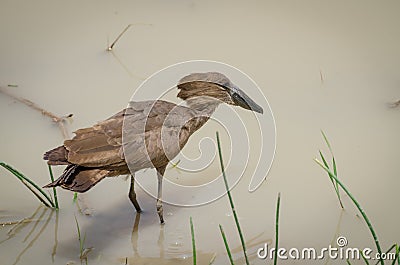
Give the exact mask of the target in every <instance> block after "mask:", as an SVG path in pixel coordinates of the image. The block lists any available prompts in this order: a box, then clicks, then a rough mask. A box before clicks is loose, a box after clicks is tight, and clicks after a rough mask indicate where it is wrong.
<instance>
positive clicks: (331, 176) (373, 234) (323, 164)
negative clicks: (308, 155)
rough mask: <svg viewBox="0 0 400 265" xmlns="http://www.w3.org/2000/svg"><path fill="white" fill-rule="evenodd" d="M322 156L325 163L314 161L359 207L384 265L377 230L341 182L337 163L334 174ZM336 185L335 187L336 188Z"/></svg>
mask: <svg viewBox="0 0 400 265" xmlns="http://www.w3.org/2000/svg"><path fill="white" fill-rule="evenodd" d="M322 134H323V136H324V138H325V141H326V143H327V145H328V148H329V150H331V147H330V144H329V142H328V139H327V138H326V136H325V134H324V133H323V132H322ZM320 156H321V159H322V160H323V161H325V162H321V161H319V160H318V159H316V158H315V159H314V160H315V162H316V163H317V164H318V165H319V166H321V167H322V169H324V170H325V171H326V172H327V173H328V176H329V178H330V179H331V181H332V183H335V184H336V185H338V186H340V187H341V188H342V189H343V191H344V192H345V193H346V194H347V195H348V196H349V198H350V199H351V200H352V201H353V203H354V205H355V206H356V207H357V209H358V211H359V212H360V213H361V215H362V217H363V219H364V221H365V222H366V224H367V226H368V228H369V230H370V232H371V234H372V237H373V238H374V242H375V245H376V248H377V250H378V253H379V257H380V259H379V262H380V263H381V265H384V262H383V259H382V249H381V246H380V244H379V240H378V236H377V235H376V233H375V230H374V228H373V227H372V224H371V222H370V221H369V219H368V217H367V215H366V213H365V212H364V210H363V209H362V208H361V205H360V204H359V203H358V201H357V200H356V199H355V198H354V196H353V195H352V194H351V193H350V191H349V190H348V189H347V188H346V186H344V184H343V183H342V182H341V181H340V180H339V178H338V177H337V171H336V163H334V164H333V165H334V172H332V170H331V169H330V168H329V167H328V166H327V165H326V159H325V157H324V155H323V154H322V152H321V151H320ZM333 161H334V160H333ZM336 185H335V186H336ZM337 190H338V189H337ZM337 194H338V191H337ZM339 200H340V197H339Z"/></svg>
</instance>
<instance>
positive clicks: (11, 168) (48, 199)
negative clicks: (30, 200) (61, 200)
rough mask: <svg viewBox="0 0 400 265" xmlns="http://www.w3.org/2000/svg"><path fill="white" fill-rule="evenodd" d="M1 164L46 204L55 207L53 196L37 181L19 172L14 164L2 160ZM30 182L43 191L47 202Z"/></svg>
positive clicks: (39, 190)
mask: <svg viewBox="0 0 400 265" xmlns="http://www.w3.org/2000/svg"><path fill="white" fill-rule="evenodd" d="M0 166H2V167H3V168H5V169H7V170H8V171H9V172H11V173H12V174H13V175H14V176H16V177H17V178H18V179H19V180H20V181H21V182H22V183H23V184H24V185H25V186H26V187H27V188H28V189H29V190H30V191H31V192H32V193H33V194H34V195H35V196H36V197H37V198H38V199H39V200H40V201H41V202H42V203H43V204H44V205H46V206H47V207H50V208H51V207H53V208H55V205H54V203H53V201H52V200H51V198H50V197H49V196H48V195H47V194H46V193H45V192H44V190H43V189H42V188H40V187H39V186H38V185H37V184H36V183H35V182H33V181H32V180H30V179H29V178H27V177H25V176H24V175H23V174H22V173H21V172H19V171H18V170H16V169H15V168H13V167H12V166H10V165H8V164H6V163H4V162H0ZM28 183H29V184H30V185H32V186H33V187H34V188H35V189H36V191H38V192H39V193H41V194H42V195H43V196H44V197H45V198H46V200H47V202H45V200H44V199H43V198H42V197H41V196H40V195H39V194H38V193H37V192H36V191H34V190H33V188H32V187H30V186H29V185H28Z"/></svg>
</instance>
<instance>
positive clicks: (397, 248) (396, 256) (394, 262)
mask: <svg viewBox="0 0 400 265" xmlns="http://www.w3.org/2000/svg"><path fill="white" fill-rule="evenodd" d="M395 246H396V255H395V256H394V259H393V262H392V265H395V264H396V260H397V264H400V257H399V245H398V244H395Z"/></svg>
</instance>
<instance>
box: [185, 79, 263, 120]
mask: <svg viewBox="0 0 400 265" xmlns="http://www.w3.org/2000/svg"><path fill="white" fill-rule="evenodd" d="M178 89H179V90H180V91H179V93H178V97H179V98H181V99H183V100H185V101H187V102H191V103H192V104H195V103H196V101H202V98H209V99H215V100H216V101H218V102H219V103H221V102H224V103H227V104H231V105H235V106H240V107H242V108H245V109H248V110H252V111H255V112H258V113H263V109H262V107H260V106H259V105H258V104H257V103H255V102H254V101H253V100H252V99H251V98H250V97H249V96H247V95H246V93H244V92H243V91H242V90H241V89H239V88H238V87H237V86H236V85H235V84H233V83H232V82H231V81H230V80H229V79H228V78H227V77H226V76H225V75H223V74H221V73H217V72H208V73H193V74H190V75H187V76H185V77H183V78H182V79H181V80H179V83H178Z"/></svg>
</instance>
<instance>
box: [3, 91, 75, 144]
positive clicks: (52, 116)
mask: <svg viewBox="0 0 400 265" xmlns="http://www.w3.org/2000/svg"><path fill="white" fill-rule="evenodd" d="M0 92H1V93H3V94H5V95H7V96H9V97H10V98H12V99H14V100H16V101H18V102H21V103H22V104H25V105H26V106H28V107H30V108H32V109H34V110H37V111H39V112H40V113H42V114H43V115H44V116H46V117H49V118H50V119H51V120H52V121H53V122H55V123H57V125H58V127H59V128H60V130H61V133H62V135H63V137H64V139H69V138H70V137H69V133H68V130H67V129H66V127H65V124H64V122H65V120H67V118H70V117H72V116H73V114H68V115H65V116H62V117H58V116H57V115H55V114H53V113H51V112H50V111H47V110H45V109H43V108H42V107H40V106H39V105H37V104H36V103H34V102H32V101H30V100H29V99H26V98H23V97H19V96H16V95H14V94H12V93H10V92H9V91H7V89H5V88H2V87H0Z"/></svg>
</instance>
